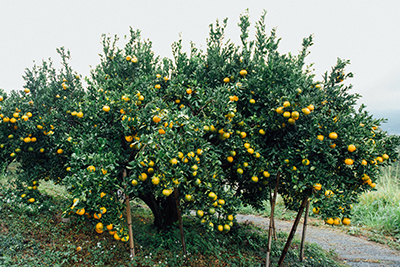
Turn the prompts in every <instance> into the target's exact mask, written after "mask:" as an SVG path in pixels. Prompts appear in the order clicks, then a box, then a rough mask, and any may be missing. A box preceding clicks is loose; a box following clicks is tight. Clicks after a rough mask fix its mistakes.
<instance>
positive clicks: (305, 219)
mask: <svg viewBox="0 0 400 267" xmlns="http://www.w3.org/2000/svg"><path fill="white" fill-rule="evenodd" d="M309 209H310V201H309V200H308V199H307V204H306V213H305V214H304V224H303V233H302V235H301V244H300V261H303V258H304V242H305V241H306V231H307V220H308V212H309Z"/></svg>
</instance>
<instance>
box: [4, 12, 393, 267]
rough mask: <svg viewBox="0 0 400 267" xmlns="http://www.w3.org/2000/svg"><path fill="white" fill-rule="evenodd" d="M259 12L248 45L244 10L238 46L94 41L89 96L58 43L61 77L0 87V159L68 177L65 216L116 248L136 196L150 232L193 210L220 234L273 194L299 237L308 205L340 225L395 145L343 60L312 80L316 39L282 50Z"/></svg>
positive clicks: (49, 71) (218, 37) (30, 173)
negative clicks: (242, 206) (164, 48)
mask: <svg viewBox="0 0 400 267" xmlns="http://www.w3.org/2000/svg"><path fill="white" fill-rule="evenodd" d="M264 18H265V12H264V13H263V15H262V17H261V19H260V21H259V22H257V24H256V36H255V39H254V40H249V35H248V29H249V26H250V22H249V16H248V15H247V14H245V15H242V16H241V17H240V23H239V27H240V29H241V35H240V38H241V45H240V46H236V45H235V44H233V43H231V42H230V41H225V40H224V35H225V28H226V26H227V20H224V21H223V22H222V23H219V22H218V21H217V23H215V24H212V25H210V35H209V38H208V40H207V48H206V51H202V50H200V49H197V48H196V47H195V46H194V45H192V47H191V49H190V51H189V52H184V51H183V50H182V40H179V41H177V42H176V43H174V44H173V46H172V48H173V55H174V59H173V60H171V59H166V58H164V59H161V58H159V57H156V56H155V55H154V53H153V52H152V50H151V49H152V43H151V42H150V41H145V40H141V36H140V31H135V30H133V29H131V31H130V36H129V37H128V38H127V42H126V44H125V46H124V47H123V48H119V47H118V46H117V42H118V38H117V37H115V38H111V37H108V36H103V39H102V40H103V54H102V55H101V62H100V64H99V65H98V66H96V67H95V68H94V69H93V70H92V71H91V75H90V77H88V78H86V82H87V88H86V89H85V90H83V87H82V84H81V79H80V76H79V75H77V74H76V73H75V72H73V70H72V69H71V68H70V66H69V65H68V63H67V60H68V59H69V52H66V51H65V50H64V49H59V50H58V51H59V53H60V55H61V57H62V59H63V68H62V69H61V71H60V72H57V71H56V70H55V69H54V67H53V66H52V64H51V62H44V63H43V65H42V66H40V67H38V66H35V67H34V68H33V69H32V70H27V71H26V75H25V80H26V86H25V90H24V91H20V92H13V93H11V94H10V95H9V96H7V95H5V94H4V92H1V95H2V96H1V97H2V98H1V100H2V101H3V102H0V103H5V102H6V103H7V104H4V105H3V106H2V110H1V112H2V114H1V116H2V119H3V120H2V122H1V124H0V127H2V128H1V129H2V132H1V133H2V135H1V140H2V141H1V143H2V146H3V147H2V150H1V151H0V153H1V154H0V155H1V157H2V158H4V159H7V160H8V159H10V160H11V158H13V157H15V158H17V160H18V161H19V162H21V165H22V170H23V171H24V173H25V175H22V176H21V177H22V178H21V179H23V181H22V182H21V184H22V187H23V188H24V187H25V188H28V187H32V189H33V186H34V185H36V183H37V180H38V179H39V178H41V177H49V178H50V179H53V180H55V181H56V182H63V183H64V184H65V185H66V187H67V190H68V191H69V192H70V194H71V196H72V197H73V201H72V203H71V207H70V209H68V211H66V214H70V215H73V216H78V218H80V219H82V220H89V221H90V222H91V223H92V224H93V226H94V228H95V229H96V231H97V232H98V233H102V232H103V231H105V230H108V232H109V233H110V234H112V235H113V236H114V238H115V239H117V240H120V239H122V240H123V241H128V239H129V238H128V234H127V231H128V228H129V224H130V222H129V217H130V216H129V213H128V214H127V215H128V216H127V217H126V216H123V213H124V210H125V209H126V208H127V206H128V209H127V210H129V200H130V199H132V198H139V199H141V200H143V201H144V202H145V203H146V205H148V206H149V208H150V209H151V211H152V212H153V215H154V224H155V226H156V227H158V228H159V229H165V228H167V227H170V226H171V225H172V224H173V223H175V222H176V221H178V220H179V219H180V218H181V214H182V213H183V214H188V215H189V214H190V212H191V211H195V213H196V216H197V217H198V218H199V221H200V222H201V223H202V224H203V225H205V227H209V228H210V229H216V230H217V231H220V232H229V230H230V229H231V227H232V226H233V221H234V215H235V212H236V207H237V206H238V204H239V202H240V201H242V202H244V203H247V204H249V205H252V206H254V207H261V205H262V201H263V200H271V205H272V207H273V206H274V201H275V199H276V195H277V193H278V192H279V194H281V196H282V197H283V199H284V202H285V204H286V206H287V207H288V208H290V209H293V210H298V211H299V215H298V218H297V219H296V222H295V226H294V230H295V228H296V227H297V223H298V220H299V219H300V216H301V213H302V211H303V209H304V207H305V205H306V203H307V202H308V201H312V202H313V203H314V207H315V208H314V210H313V211H314V213H316V214H320V215H321V216H322V217H323V218H324V219H325V221H326V223H327V224H332V225H337V224H340V223H341V222H342V223H343V224H349V223H350V217H351V207H352V206H351V205H352V203H355V202H357V199H358V196H359V194H361V193H363V192H365V191H367V190H373V189H374V188H375V186H376V183H375V182H376V175H377V173H378V172H379V166H385V165H387V164H390V162H391V161H392V160H395V159H396V158H397V156H398V154H397V151H396V147H397V146H398V145H399V143H400V139H399V137H396V136H389V135H388V134H387V133H386V132H384V131H382V130H380V129H379V125H380V123H381V122H382V120H377V119H374V118H373V117H372V116H371V115H370V114H369V113H368V112H367V111H365V107H364V106H361V108H359V109H356V108H355V105H356V101H357V99H359V95H357V94H351V93H350V92H349V90H350V89H351V86H350V85H347V83H346V82H345V80H346V79H347V78H350V77H352V73H346V70H345V67H346V65H347V64H349V62H348V61H343V60H340V59H338V61H337V64H336V65H335V66H334V67H333V68H332V70H331V71H330V72H329V73H328V72H327V73H326V74H325V75H324V76H323V77H322V80H320V81H317V80H316V79H315V75H314V74H313V73H312V71H311V69H310V66H306V65H305V58H306V56H307V54H308V53H309V52H308V49H309V47H310V46H311V45H312V38H311V37H308V38H304V40H303V44H302V49H301V50H300V53H299V54H298V55H292V54H290V53H289V54H280V53H279V52H278V45H279V41H280V39H278V38H277V37H276V33H275V30H272V32H271V33H270V34H269V35H268V34H267V33H266V31H265V24H264ZM13 118H14V119H13ZM33 138H35V139H34V141H33ZM17 149H19V151H17ZM24 179H25V180H24ZM34 182H36V183H34ZM24 190H26V189H24ZM273 191H274V194H273V196H274V197H271V196H272V192H273ZM24 194H27V193H24ZM24 197H25V196H24ZM31 198H33V196H32V197H31V196H30V195H29V196H28V199H31ZM271 216H273V213H272V214H271ZM271 221H273V220H271ZM127 224H128V228H127V227H126V225H127ZM288 244H290V238H289V240H288ZM283 258H284V255H283ZM283 258H282V261H283ZM281 264H282V262H281Z"/></svg>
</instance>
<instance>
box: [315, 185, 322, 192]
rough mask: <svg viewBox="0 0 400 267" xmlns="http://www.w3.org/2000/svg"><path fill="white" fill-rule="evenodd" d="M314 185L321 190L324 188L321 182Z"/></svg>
mask: <svg viewBox="0 0 400 267" xmlns="http://www.w3.org/2000/svg"><path fill="white" fill-rule="evenodd" d="M313 187H314V189H315V190H317V191H319V190H321V189H322V185H321V184H320V183H316V184H315V185H314V186H313Z"/></svg>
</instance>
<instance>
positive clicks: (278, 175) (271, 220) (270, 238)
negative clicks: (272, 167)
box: [265, 172, 280, 267]
mask: <svg viewBox="0 0 400 267" xmlns="http://www.w3.org/2000/svg"><path fill="white" fill-rule="evenodd" d="M279 178H280V173H279V172H278V173H277V175H276V184H275V189H274V196H273V198H272V199H270V202H271V214H270V216H269V217H270V218H269V229H268V243H267V255H266V257H265V266H266V267H269V266H270V265H271V263H270V256H271V240H272V229H273V228H275V223H274V212H275V202H276V195H277V194H278V187H279Z"/></svg>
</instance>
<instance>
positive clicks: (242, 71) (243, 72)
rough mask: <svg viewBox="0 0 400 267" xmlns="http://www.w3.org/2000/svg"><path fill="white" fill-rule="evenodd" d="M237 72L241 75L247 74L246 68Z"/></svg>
mask: <svg viewBox="0 0 400 267" xmlns="http://www.w3.org/2000/svg"><path fill="white" fill-rule="evenodd" d="M239 74H240V75H242V76H246V75H247V70H241V71H240V72H239Z"/></svg>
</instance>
